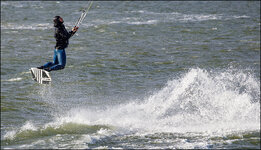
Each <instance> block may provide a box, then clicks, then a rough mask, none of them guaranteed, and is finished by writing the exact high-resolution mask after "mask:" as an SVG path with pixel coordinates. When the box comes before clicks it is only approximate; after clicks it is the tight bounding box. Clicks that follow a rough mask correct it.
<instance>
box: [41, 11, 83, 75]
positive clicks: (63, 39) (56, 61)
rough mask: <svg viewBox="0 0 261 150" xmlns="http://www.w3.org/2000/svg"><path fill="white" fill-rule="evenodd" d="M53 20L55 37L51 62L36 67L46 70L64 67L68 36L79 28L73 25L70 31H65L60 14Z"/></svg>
mask: <svg viewBox="0 0 261 150" xmlns="http://www.w3.org/2000/svg"><path fill="white" fill-rule="evenodd" d="M53 22H54V27H55V32H54V37H55V39H56V45H55V49H54V55H53V62H48V63H46V64H45V65H43V66H40V67H37V68H38V69H44V70H46V71H48V72H50V71H52V70H61V69H64V67H65V64H66V54H65V48H67V47H68V44H69V38H70V37H72V36H73V35H74V34H75V33H76V31H77V30H78V28H79V27H76V26H75V27H73V28H72V31H69V32H67V30H66V29H65V26H64V24H63V22H64V21H63V18H62V17H60V16H55V17H54V19H53Z"/></svg>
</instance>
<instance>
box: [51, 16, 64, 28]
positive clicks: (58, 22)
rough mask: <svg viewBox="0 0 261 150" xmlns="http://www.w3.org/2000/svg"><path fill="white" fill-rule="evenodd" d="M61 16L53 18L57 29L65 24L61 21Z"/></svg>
mask: <svg viewBox="0 0 261 150" xmlns="http://www.w3.org/2000/svg"><path fill="white" fill-rule="evenodd" d="M60 18H61V17H60V16H55V17H54V18H53V23H54V26H55V27H58V26H60V25H61V24H62V23H63V22H61V21H60Z"/></svg>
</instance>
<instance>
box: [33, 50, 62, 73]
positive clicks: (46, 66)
mask: <svg viewBox="0 0 261 150" xmlns="http://www.w3.org/2000/svg"><path fill="white" fill-rule="evenodd" d="M56 64H58V58H57V52H56V50H54V54H53V62H48V63H46V64H45V65H43V66H40V67H37V68H38V69H48V68H50V67H52V66H54V65H56Z"/></svg>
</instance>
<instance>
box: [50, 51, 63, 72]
mask: <svg viewBox="0 0 261 150" xmlns="http://www.w3.org/2000/svg"><path fill="white" fill-rule="evenodd" d="M56 53H57V59H58V64H56V65H54V66H52V67H50V71H52V70H61V69H64V67H65V65H66V54H65V50H64V49H58V50H56Z"/></svg>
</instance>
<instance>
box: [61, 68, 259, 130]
mask: <svg viewBox="0 0 261 150" xmlns="http://www.w3.org/2000/svg"><path fill="white" fill-rule="evenodd" d="M259 89H260V83H259V82H258V79H256V78H255V77H254V76H253V75H252V74H251V73H245V72H243V71H239V70H233V69H232V70H227V71H223V72H212V71H206V70H203V69H199V68H197V69H191V70H189V71H188V72H187V73H186V74H184V75H183V76H182V77H180V78H177V79H173V80H170V81H169V82H168V83H167V84H166V86H165V87H164V88H162V89H161V90H160V91H158V92H156V93H154V94H152V95H151V96H149V97H147V98H144V100H140V102H137V101H135V102H130V103H128V104H121V105H118V106H108V107H107V109H106V110H97V109H96V110H90V109H89V110H88V109H85V108H77V109H71V110H70V111H69V112H68V113H67V114H66V115H64V116H62V117H60V116H59V119H57V120H56V121H58V120H59V121H58V122H60V123H61V124H62V123H63V122H75V123H83V124H89V125H96V124H102V125H111V126H116V127H121V128H125V129H127V130H128V131H130V132H131V131H148V132H149V133H153V132H180V133H184V132H207V133H219V132H220V133H224V132H231V131H241V130H258V129H260V114H259V112H260V91H259Z"/></svg>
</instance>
